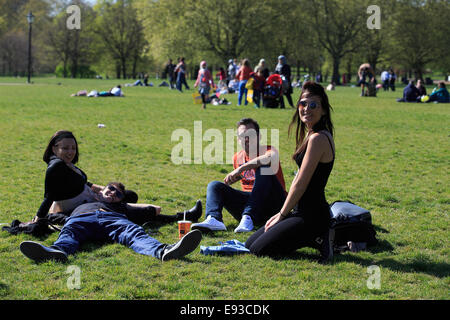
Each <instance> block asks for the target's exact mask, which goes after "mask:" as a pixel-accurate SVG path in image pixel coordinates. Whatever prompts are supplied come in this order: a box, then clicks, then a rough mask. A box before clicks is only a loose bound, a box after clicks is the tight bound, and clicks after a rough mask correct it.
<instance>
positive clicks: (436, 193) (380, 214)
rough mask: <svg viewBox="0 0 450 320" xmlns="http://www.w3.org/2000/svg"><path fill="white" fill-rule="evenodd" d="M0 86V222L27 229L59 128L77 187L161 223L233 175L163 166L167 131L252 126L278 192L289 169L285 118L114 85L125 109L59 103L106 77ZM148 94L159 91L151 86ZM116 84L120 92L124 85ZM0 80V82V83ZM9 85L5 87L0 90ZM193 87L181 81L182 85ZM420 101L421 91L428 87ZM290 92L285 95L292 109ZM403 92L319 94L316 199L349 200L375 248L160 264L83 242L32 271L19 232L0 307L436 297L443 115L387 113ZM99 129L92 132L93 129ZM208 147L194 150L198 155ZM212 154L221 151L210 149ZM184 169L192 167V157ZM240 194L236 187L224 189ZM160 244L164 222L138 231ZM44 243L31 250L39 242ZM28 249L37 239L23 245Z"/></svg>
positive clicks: (435, 110)
mask: <svg viewBox="0 0 450 320" xmlns="http://www.w3.org/2000/svg"><path fill="white" fill-rule="evenodd" d="M33 81H34V84H32V85H25V84H24V82H25V79H24V78H22V79H13V78H0V146H1V148H0V177H1V179H0V222H2V223H10V222H11V221H12V220H13V219H19V220H21V221H28V220H30V219H31V218H32V217H33V216H34V215H35V213H36V211H37V209H38V207H39V205H40V203H41V201H42V197H43V193H44V176H45V170H46V164H45V163H44V162H43V161H42V155H43V152H44V149H45V147H46V145H47V143H48V140H49V138H50V137H51V136H52V134H53V133H54V132H55V131H56V130H59V129H67V130H71V131H73V132H74V134H75V135H76V137H77V139H78V141H79V148H80V161H79V163H78V165H79V167H80V168H82V169H83V170H84V171H85V172H86V173H87V175H88V178H89V181H91V182H94V183H98V184H106V183H107V182H109V181H111V180H116V181H117V180H118V181H122V182H123V183H124V184H125V186H127V187H128V188H130V189H133V190H135V191H136V192H137V193H138V194H139V197H140V199H139V202H140V203H154V204H157V205H160V206H162V208H163V211H162V213H167V214H172V213H174V212H177V211H180V210H183V209H187V208H190V207H192V206H193V205H194V203H195V200H196V199H202V200H203V201H204V200H205V196H206V186H207V184H208V182H210V181H212V180H222V179H223V178H224V176H225V174H226V173H227V172H228V171H230V170H231V169H232V165H231V164H228V161H227V160H228V159H225V158H224V159H223V163H222V164H220V163H219V164H209V165H208V164H181V165H175V164H173V162H172V160H171V153H172V148H173V147H174V146H175V145H176V144H177V143H178V142H176V141H171V136H172V132H173V131H174V130H175V129H180V128H184V129H187V130H188V131H189V132H190V133H191V135H192V144H193V138H194V121H202V129H203V133H204V132H205V131H206V130H207V129H212V128H215V129H218V130H220V132H222V134H223V136H224V138H225V132H226V129H234V127H235V123H236V122H237V121H238V120H239V119H240V118H242V117H252V118H255V119H256V120H257V121H258V122H259V124H260V126H261V128H265V129H268V133H269V139H268V141H269V142H270V129H278V130H279V150H280V156H281V164H282V167H283V171H284V176H285V179H286V183H287V187H289V186H290V184H291V181H292V179H293V177H294V172H295V170H296V166H295V163H294V162H293V161H292V160H291V154H292V153H293V151H294V140H293V138H290V139H288V136H287V128H288V124H289V122H290V120H291V117H292V114H293V110H292V109H290V108H287V109H285V110H280V109H259V110H257V109H254V108H253V107H252V106H247V107H237V106H236V101H237V95H228V96H227V99H228V100H230V101H231V102H232V105H230V106H212V105H208V108H207V109H206V110H201V106H200V105H194V104H193V102H192V97H191V93H192V92H193V90H191V91H187V92H184V93H179V92H177V91H176V90H172V91H170V90H169V89H168V88H165V87H161V88H159V87H157V86H156V87H151V88H150V87H147V88H146V87H130V88H129V87H125V88H123V91H124V94H125V95H126V97H125V98H86V97H76V98H75V97H70V94H71V93H74V92H77V91H78V90H82V89H86V90H92V89H96V90H107V89H109V88H111V87H112V86H114V85H115V84H117V83H122V85H123V84H124V81H123V80H122V81H118V80H65V79H54V78H36V79H33ZM152 81H153V83H154V84H155V85H158V84H159V83H160V80H155V79H152ZM129 82H132V81H131V80H130V81H129ZM2 83H3V84H2ZM6 83H8V84H6ZM190 85H191V87H193V82H190ZM428 90H431V88H428ZM299 92H300V91H299V90H298V89H295V92H294V100H296V99H297V98H298V94H299ZM401 95H402V88H401V87H400V86H398V89H397V91H396V92H379V94H378V97H377V98H362V97H360V96H359V89H357V88H351V87H338V88H337V90H336V91H334V92H331V93H329V98H330V102H331V105H332V106H333V108H334V113H333V114H332V117H333V121H334V124H335V129H336V134H335V142H336V161H335V166H334V169H333V172H332V174H331V176H330V179H329V182H328V185H327V190H326V194H327V199H328V201H329V202H330V203H331V202H333V201H336V200H351V201H352V202H354V203H356V204H358V205H360V206H362V207H364V208H367V209H369V210H370V211H371V213H372V217H373V222H374V224H375V226H376V230H377V232H378V234H377V236H378V239H379V244H378V245H377V246H376V247H373V248H370V250H368V251H365V252H360V253H351V252H346V253H343V254H341V255H337V256H336V257H335V259H334V262H333V264H330V265H321V264H319V263H318V257H319V254H318V252H317V251H315V250H313V249H308V248H305V249H301V250H298V251H297V252H296V253H294V254H292V255H291V256H289V257H286V258H284V259H278V260H274V259H270V258H257V257H255V256H252V255H240V256H233V257H217V256H204V255H202V254H200V250H199V249H197V250H196V251H195V252H194V253H192V254H190V255H188V256H187V257H186V258H184V259H182V260H174V261H169V262H167V263H162V262H160V261H158V260H156V259H154V258H151V257H146V256H142V255H139V254H136V253H134V252H133V251H132V250H131V249H128V248H126V247H123V246H121V245H119V244H106V245H100V244H95V243H94V244H89V245H85V246H83V250H82V251H80V252H79V253H77V254H76V255H73V256H70V258H69V261H68V262H67V263H65V264H60V263H56V262H45V263H42V264H35V263H33V262H31V261H30V260H28V259H26V258H25V257H24V256H23V255H22V254H21V253H20V251H19V244H20V243H21V242H22V241H24V240H31V239H32V237H30V236H28V235H23V234H21V235H18V236H11V235H10V234H9V233H7V232H4V231H1V232H0V299H199V300H202V299H269V300H271V299H294V300H297V299H446V300H447V299H449V287H450V277H449V271H450V267H449V230H448V229H449V221H450V220H449V211H450V210H449V208H450V192H449V168H450V151H449V150H450V134H449V127H450V105H448V104H444V105H440V104H407V103H402V104H401V103H397V102H396V101H395V99H396V98H398V97H401ZM99 123H103V124H105V125H106V127H105V128H98V127H97V124H99ZM210 144H211V142H209V141H203V149H205V148H207V147H208V146H209V145H210ZM223 154H224V155H225V150H223ZM192 159H193V156H192ZM236 187H239V186H236ZM224 222H225V224H226V225H227V228H228V231H226V232H218V233H216V234H214V235H204V237H203V240H202V245H216V244H218V242H219V241H226V240H231V239H238V240H240V241H242V242H245V240H246V239H247V238H248V236H249V235H248V234H235V233H233V230H234V228H235V227H236V226H237V224H238V222H237V221H234V219H233V218H232V217H231V215H230V214H228V213H227V212H224ZM147 230H148V232H150V233H151V234H152V235H153V236H154V237H156V238H157V239H159V240H160V241H162V242H167V243H173V242H175V241H176V240H177V225H176V224H170V225H164V226H161V227H160V228H157V227H154V226H152V227H150V228H148V229H147ZM56 238H57V234H56V233H53V234H51V235H50V236H48V237H46V238H42V239H38V240H39V241H41V242H42V243H44V244H46V245H50V244H51V243H52V242H53V241H54V240H56ZM34 240H36V239H34ZM372 265H375V266H378V267H379V268H380V269H379V270H380V275H381V278H380V288H379V289H370V288H369V287H368V285H367V281H368V279H369V277H370V276H371V274H370V273H368V268H369V267H370V266H372ZM70 266H76V267H78V268H79V270H80V271H81V278H80V284H81V286H80V288H79V289H70V288H69V286H68V281H69V282H70V277H71V273H67V271H68V269H69V267H70Z"/></svg>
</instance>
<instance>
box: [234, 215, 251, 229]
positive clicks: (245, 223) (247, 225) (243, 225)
mask: <svg viewBox="0 0 450 320" xmlns="http://www.w3.org/2000/svg"><path fill="white" fill-rule="evenodd" d="M252 230H253V221H252V218H250V216H248V215H246V214H244V215H243V216H242V219H241V222H240V223H239V225H238V226H237V228H236V229H234V232H235V233H237V232H250V231H252Z"/></svg>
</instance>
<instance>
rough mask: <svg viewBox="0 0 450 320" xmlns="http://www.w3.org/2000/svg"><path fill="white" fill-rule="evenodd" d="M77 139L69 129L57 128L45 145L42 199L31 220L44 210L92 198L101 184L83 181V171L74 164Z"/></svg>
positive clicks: (57, 209)
mask: <svg viewBox="0 0 450 320" xmlns="http://www.w3.org/2000/svg"><path fill="white" fill-rule="evenodd" d="M78 157H79V152H78V143H77V140H76V138H75V136H74V135H73V134H72V132H70V131H65V130H60V131H57V132H56V133H55V134H54V135H53V137H52V138H51V139H50V141H49V143H48V145H47V148H46V149H45V152H44V156H43V160H44V161H45V163H47V164H48V167H47V171H46V173H45V193H44V200H43V201H42V203H41V206H40V207H39V210H38V212H37V213H36V217H35V218H34V221H36V220H38V219H40V218H45V217H46V216H47V214H48V213H49V211H50V213H54V212H65V211H69V210H72V209H73V208H75V207H76V206H77V205H79V204H81V203H83V202H93V201H95V199H96V194H97V193H98V192H99V191H100V190H101V189H102V188H103V187H102V186H98V185H94V184H92V183H90V182H88V181H87V176H86V174H85V173H84V172H83V171H82V170H81V169H80V168H77V167H76V166H75V163H77V162H78Z"/></svg>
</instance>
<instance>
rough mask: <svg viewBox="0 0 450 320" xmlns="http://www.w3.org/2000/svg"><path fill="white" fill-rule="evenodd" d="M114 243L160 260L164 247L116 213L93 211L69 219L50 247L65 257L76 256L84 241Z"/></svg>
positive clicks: (140, 228) (139, 227)
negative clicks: (67, 255) (65, 255)
mask: <svg viewBox="0 0 450 320" xmlns="http://www.w3.org/2000/svg"><path fill="white" fill-rule="evenodd" d="M108 240H109V241H113V242H117V243H120V244H122V245H124V246H127V247H129V248H131V249H133V250H134V251H135V252H137V253H140V254H143V255H149V256H152V257H155V258H158V259H160V258H161V255H162V252H163V251H164V248H165V246H166V245H165V244H162V243H160V242H159V241H158V240H156V239H154V238H152V237H150V236H149V235H148V234H147V233H146V232H145V230H144V229H143V228H142V227H141V226H139V225H137V224H135V223H133V222H131V221H130V220H128V219H127V217H126V216H125V215H124V214H120V213H116V212H104V211H100V210H98V211H95V212H89V213H83V214H80V215H77V216H74V217H70V218H69V219H68V220H67V222H66V224H65V225H64V227H63V228H62V230H61V233H60V234H59V237H58V239H57V240H56V241H55V243H54V244H53V246H55V247H57V248H58V249H60V250H62V251H64V252H65V253H67V254H73V253H75V252H76V251H77V250H78V248H79V246H80V245H81V244H83V243H84V242H87V241H108Z"/></svg>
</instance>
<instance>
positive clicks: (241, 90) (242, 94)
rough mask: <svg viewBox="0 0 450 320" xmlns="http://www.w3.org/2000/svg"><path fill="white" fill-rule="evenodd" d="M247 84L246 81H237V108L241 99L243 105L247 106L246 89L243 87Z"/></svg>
mask: <svg viewBox="0 0 450 320" xmlns="http://www.w3.org/2000/svg"><path fill="white" fill-rule="evenodd" d="M246 84H247V80H241V81H239V93H238V106H240V105H241V102H242V97H243V98H244V104H245V105H247V104H248V101H247V89H246V88H245V85H246Z"/></svg>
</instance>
